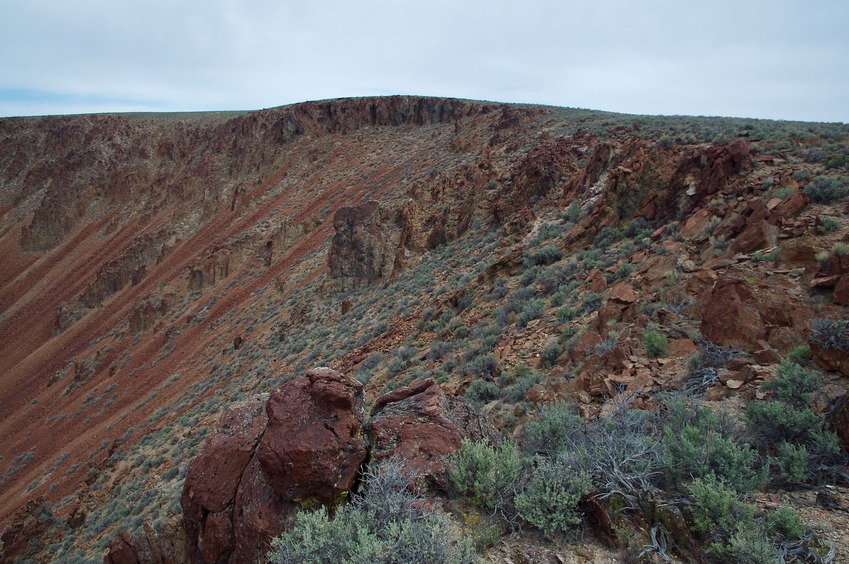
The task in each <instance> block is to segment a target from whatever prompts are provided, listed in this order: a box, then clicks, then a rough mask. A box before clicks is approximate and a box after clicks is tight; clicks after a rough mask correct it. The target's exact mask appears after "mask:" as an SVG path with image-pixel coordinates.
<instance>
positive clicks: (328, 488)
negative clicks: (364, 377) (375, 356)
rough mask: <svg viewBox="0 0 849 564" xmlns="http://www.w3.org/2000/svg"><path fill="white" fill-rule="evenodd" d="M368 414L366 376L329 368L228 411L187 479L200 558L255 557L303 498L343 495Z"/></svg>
mask: <svg viewBox="0 0 849 564" xmlns="http://www.w3.org/2000/svg"><path fill="white" fill-rule="evenodd" d="M362 417H363V415H362V385H361V384H360V383H359V382H357V381H356V380H354V379H352V378H348V377H346V376H343V375H342V374H340V373H338V372H335V371H333V370H330V369H327V368H317V369H314V370H309V371H307V374H306V376H305V377H302V378H296V379H294V380H290V381H289V382H287V383H286V384H284V385H283V386H281V387H280V388H279V389H277V390H275V391H274V392H272V393H271V395H270V397H269V398H268V399H267V400H266V401H263V400H255V401H251V402H248V403H247V404H245V405H243V406H240V407H237V408H235V409H232V410H230V411H228V412H226V413H225V414H224V415H223V416H222V417H221V420H220V421H219V423H218V427H217V428H216V430H215V432H214V433H213V434H212V436H211V437H210V438H209V439H208V440H207V442H206V444H205V445H204V448H203V450H202V451H201V453H200V454H199V455H198V456H197V457H196V458H195V459H194V460H193V461H192V463H191V465H190V467H189V472H188V474H187V476H186V482H185V486H184V488H183V495H182V499H181V502H182V505H183V511H184V513H185V520H186V531H187V536H188V552H189V556H190V558H191V560H192V561H193V562H221V561H232V562H245V561H253V560H255V559H256V558H259V557H261V556H262V555H263V553H264V551H265V549H266V548H265V547H266V543H267V542H268V539H270V538H271V537H273V536H274V535H277V534H280V532H282V531H283V529H284V527H285V526H286V524H287V523H288V521H289V520H291V518H292V517H293V515H294V512H295V510H296V508H298V507H306V506H312V505H315V504H324V505H331V504H334V503H338V502H339V501H341V500H342V499H344V497H345V495H346V494H347V492H348V491H349V490H350V489H351V487H352V486H353V484H354V480H355V479H356V477H357V475H358V471H359V467H360V465H361V464H362V463H363V461H364V460H365V458H366V444H365V439H364V436H363V433H362Z"/></svg>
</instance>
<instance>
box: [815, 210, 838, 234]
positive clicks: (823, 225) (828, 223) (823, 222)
mask: <svg viewBox="0 0 849 564" xmlns="http://www.w3.org/2000/svg"><path fill="white" fill-rule="evenodd" d="M838 227H840V223H839V222H838V221H837V220H836V219H835V218H833V217H829V216H827V215H823V216H820V220H819V222H817V233H819V234H820V235H826V234H828V233H832V232H834V231H837V228H838Z"/></svg>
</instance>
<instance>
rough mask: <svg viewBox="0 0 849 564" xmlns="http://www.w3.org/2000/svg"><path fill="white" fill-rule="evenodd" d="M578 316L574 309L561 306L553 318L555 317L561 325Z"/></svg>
mask: <svg viewBox="0 0 849 564" xmlns="http://www.w3.org/2000/svg"><path fill="white" fill-rule="evenodd" d="M576 315H578V312H577V311H575V308H573V307H569V306H563V307H561V308H560V309H558V310H557V313H556V314H555V317H557V321H559V322H561V323H566V322H567V321H571V320H572V319H574V318H575V316H576Z"/></svg>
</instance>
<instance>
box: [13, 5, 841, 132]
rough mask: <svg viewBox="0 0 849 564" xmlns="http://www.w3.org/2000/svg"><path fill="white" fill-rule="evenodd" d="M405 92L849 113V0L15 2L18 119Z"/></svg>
mask: <svg viewBox="0 0 849 564" xmlns="http://www.w3.org/2000/svg"><path fill="white" fill-rule="evenodd" d="M391 94H413V95H430V96H445V97H456V98H468V99H475V100H491V101H498V102H521V103H532V104H548V105H555V106H568V107H578V108H591V109H597V110H608V111H615V112H624V113H635V114H666V115H673V114H677V115H712V116H737V117H754V118H769V119H785V120H805V121H829V122H849V1H847V0H771V1H763V0H710V1H701V2H697V1H694V0H674V1H670V0H642V1H636V0H588V1H571V0H560V1H558V0H521V1H520V0H512V1H508V0H488V1H477V0H453V1H442V0H433V1H428V0H422V1H419V2H409V1H401V0H396V1H391V0H298V1H293V0H241V1H237V0H0V116H19V115H45V114H69V113H90V112H126V111H153V112H160V111H198V110H252V109H261V108H269V107H274V106H280V105H285V104H292V103H297V102H303V101H307V100H321V99H328V98H342V97H349V96H376V95H391Z"/></svg>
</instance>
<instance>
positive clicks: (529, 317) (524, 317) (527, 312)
mask: <svg viewBox="0 0 849 564" xmlns="http://www.w3.org/2000/svg"><path fill="white" fill-rule="evenodd" d="M542 313H543V307H542V301H540V300H537V299H533V300H528V302H527V303H526V304H525V306H524V307H523V308H522V311H520V312H519V315H517V316H516V325H518V326H519V327H527V326H528V323H530V322H531V321H533V320H534V319H539V318H540V317H542Z"/></svg>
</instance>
